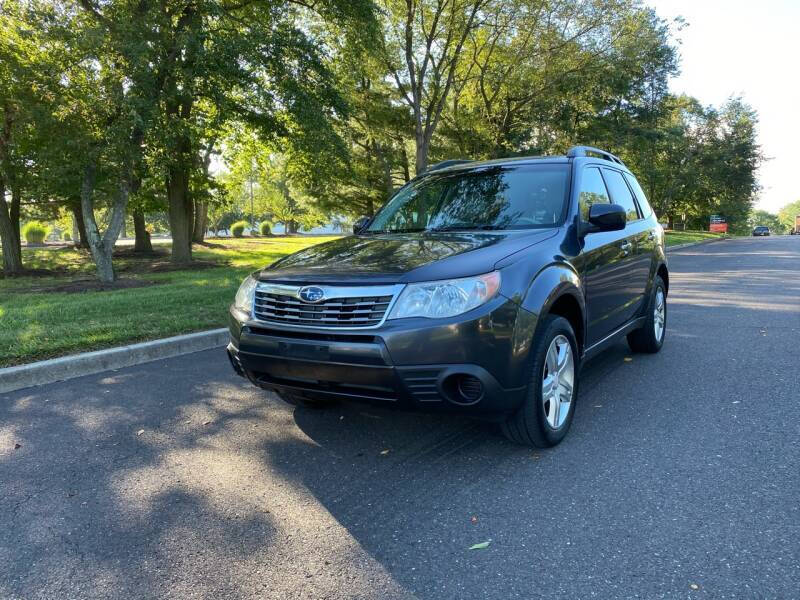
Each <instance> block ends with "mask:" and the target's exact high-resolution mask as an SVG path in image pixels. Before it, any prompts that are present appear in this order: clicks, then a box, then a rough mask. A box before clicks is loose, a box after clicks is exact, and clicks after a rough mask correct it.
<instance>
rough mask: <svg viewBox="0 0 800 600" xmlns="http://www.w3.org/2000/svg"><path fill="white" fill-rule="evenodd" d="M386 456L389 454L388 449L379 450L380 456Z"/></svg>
mask: <svg viewBox="0 0 800 600" xmlns="http://www.w3.org/2000/svg"><path fill="white" fill-rule="evenodd" d="M387 454H389V449H388V448H387V449H386V450H381V456H386V455H387Z"/></svg>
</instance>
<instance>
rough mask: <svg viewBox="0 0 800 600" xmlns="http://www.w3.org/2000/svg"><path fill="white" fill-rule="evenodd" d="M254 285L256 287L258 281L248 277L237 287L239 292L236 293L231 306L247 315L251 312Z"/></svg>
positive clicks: (254, 291) (254, 290)
mask: <svg viewBox="0 0 800 600" xmlns="http://www.w3.org/2000/svg"><path fill="white" fill-rule="evenodd" d="M256 285H258V281H256V280H255V279H253V277H252V276H250V275H248V276H247V279H245V280H244V281H243V282H242V285H240V286H239V291H238V292H236V298H235V299H234V301H233V305H234V306H235V307H236V308H238V309H239V310H241V311H242V312H246V313H247V314H248V315H249V314H250V312H251V311H252V310H253V296H254V295H255V293H256Z"/></svg>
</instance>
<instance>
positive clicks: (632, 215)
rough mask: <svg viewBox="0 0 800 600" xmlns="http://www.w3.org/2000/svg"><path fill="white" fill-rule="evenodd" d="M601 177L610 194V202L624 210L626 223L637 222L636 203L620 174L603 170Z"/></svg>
mask: <svg viewBox="0 0 800 600" xmlns="http://www.w3.org/2000/svg"><path fill="white" fill-rule="evenodd" d="M603 175H604V176H605V178H606V183H607V184H608V189H609V191H610V192H611V201H612V202H613V203H614V204H619V205H620V206H621V207H622V208H624V209H625V217H626V219H627V220H628V222H631V221H637V220H638V219H639V213H638V212H637V210H636V202H635V201H634V200H633V194H632V193H631V191H630V189H628V186H627V184H626V183H625V180H624V179H623V178H622V173H620V172H619V171H612V170H611V169H603Z"/></svg>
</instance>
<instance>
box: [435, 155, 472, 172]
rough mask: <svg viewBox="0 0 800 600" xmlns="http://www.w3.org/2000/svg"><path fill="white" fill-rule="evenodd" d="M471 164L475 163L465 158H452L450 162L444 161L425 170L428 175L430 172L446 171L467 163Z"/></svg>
mask: <svg viewBox="0 0 800 600" xmlns="http://www.w3.org/2000/svg"><path fill="white" fill-rule="evenodd" d="M471 162H473V161H471V160H466V159H463V158H451V159H449V160H443V161H441V162H437V163H434V164H432V165H431V166H430V167H428V168H427V169H425V172H426V173H427V172H428V171H438V170H439V169H446V168H447V167H452V166H454V165H463V164H465V163H471Z"/></svg>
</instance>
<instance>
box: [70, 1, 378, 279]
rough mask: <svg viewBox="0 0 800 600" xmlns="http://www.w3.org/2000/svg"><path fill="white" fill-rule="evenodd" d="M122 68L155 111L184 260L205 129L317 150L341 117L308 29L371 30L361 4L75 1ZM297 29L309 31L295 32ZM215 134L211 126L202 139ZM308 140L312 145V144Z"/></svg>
mask: <svg viewBox="0 0 800 600" xmlns="http://www.w3.org/2000/svg"><path fill="white" fill-rule="evenodd" d="M81 5H82V6H83V7H84V9H85V10H86V11H87V13H88V14H90V15H92V16H93V17H94V18H95V19H96V21H97V22H98V24H100V25H102V26H103V27H104V30H105V32H106V33H107V35H108V36H109V37H110V39H111V40H112V41H113V52H114V54H115V56H116V57H117V60H118V61H119V62H121V63H123V64H126V65H129V66H130V71H129V73H128V74H127V75H128V81H129V82H130V83H129V85H130V87H131V90H132V94H133V95H134V96H138V97H142V98H148V99H150V100H151V101H154V102H155V109H154V111H153V115H154V128H153V129H152V131H150V134H151V140H152V142H153V144H154V148H155V153H156V155H157V156H156V158H155V162H156V163H157V164H158V165H159V166H160V168H161V170H162V171H163V172H162V175H163V177H164V181H165V186H166V195H167V202H168V207H169V216H170V229H171V232H172V239H173V243H172V260H173V261H174V262H177V263H183V262H187V261H189V260H191V238H192V234H193V230H194V218H193V211H194V201H193V198H192V196H191V188H192V179H193V177H196V176H197V173H198V171H200V170H202V164H201V161H200V159H199V157H200V150H201V148H202V147H203V145H204V142H206V141H207V137H206V135H205V134H206V132H207V129H208V128H207V125H208V124H209V123H212V124H222V123H226V122H229V121H231V120H240V121H243V122H246V123H248V124H250V125H252V126H253V127H256V128H258V129H259V131H260V132H261V133H262V135H263V137H264V138H265V139H267V140H270V141H275V140H278V139H282V140H284V141H286V142H288V143H291V144H296V145H299V146H304V147H306V148H312V147H315V146H316V148H318V149H319V150H321V149H324V148H325V146H324V144H325V143H326V142H327V141H330V140H331V139H332V138H335V137H336V136H335V135H333V134H332V127H331V125H330V119H331V118H333V117H335V115H336V114H338V113H341V112H343V111H344V104H343V102H342V101H341V98H340V97H339V95H338V93H337V92H336V89H335V82H334V81H333V79H332V77H331V73H330V71H329V70H328V68H327V67H326V64H325V58H324V55H323V53H322V47H323V46H322V44H321V40H320V39H317V38H316V37H315V32H316V31H318V29H315V28H314V27H313V24H314V21H315V19H320V20H323V21H330V22H332V23H335V24H337V25H340V26H342V27H344V28H347V29H348V30H352V31H356V30H358V29H359V27H358V26H359V25H366V27H362V29H366V30H371V29H372V26H371V25H370V23H371V22H372V21H373V20H374V16H373V7H372V3H371V2H369V0H357V1H353V0H324V1H320V2H316V3H313V5H308V6H313V10H311V9H309V8H308V7H307V6H306V5H305V4H304V3H302V2H297V3H286V2H278V1H267V2H259V3H250V2H240V3H229V2H224V1H221V0H210V1H208V2H203V3H196V2H193V1H189V0H164V1H162V2H154V1H152V0H143V1H141V2H137V3H128V2H124V1H123V0H112V1H110V2H107V3H104V4H102V5H95V4H94V3H93V2H92V0H81ZM304 20H305V21H306V22H307V23H309V24H310V25H312V26H309V27H300V26H298V25H299V24H300V23H301V22H303V21H304ZM216 126H217V125H212V129H213V128H215V127H216ZM312 135H313V138H314V140H313V143H312V139H311V138H312Z"/></svg>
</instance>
